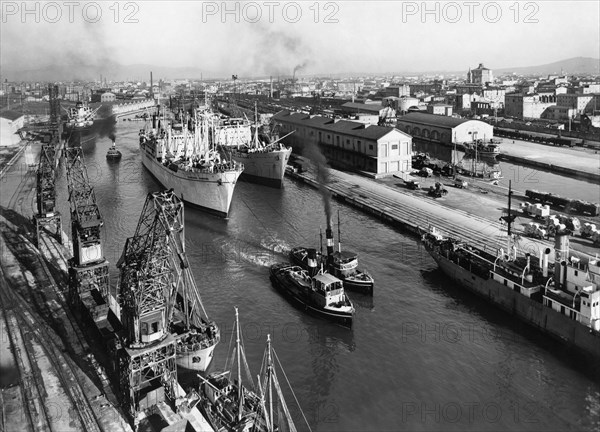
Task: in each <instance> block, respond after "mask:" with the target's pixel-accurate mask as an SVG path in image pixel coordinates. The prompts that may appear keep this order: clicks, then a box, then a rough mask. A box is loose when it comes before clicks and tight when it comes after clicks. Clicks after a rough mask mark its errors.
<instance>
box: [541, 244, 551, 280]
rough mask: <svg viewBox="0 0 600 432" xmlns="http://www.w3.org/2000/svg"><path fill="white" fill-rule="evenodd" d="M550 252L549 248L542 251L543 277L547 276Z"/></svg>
mask: <svg viewBox="0 0 600 432" xmlns="http://www.w3.org/2000/svg"><path fill="white" fill-rule="evenodd" d="M550 252H552V251H551V250H550V248H546V250H545V251H544V263H543V265H542V276H544V277H545V278H547V277H548V257H549V256H550Z"/></svg>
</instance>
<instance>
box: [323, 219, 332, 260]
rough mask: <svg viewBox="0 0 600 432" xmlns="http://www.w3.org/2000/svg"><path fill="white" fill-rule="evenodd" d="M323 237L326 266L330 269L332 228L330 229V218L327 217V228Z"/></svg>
mask: <svg viewBox="0 0 600 432" xmlns="http://www.w3.org/2000/svg"><path fill="white" fill-rule="evenodd" d="M325 238H326V239H327V268H328V269H330V268H331V266H332V265H333V230H332V229H331V219H330V218H327V229H326V230H325Z"/></svg>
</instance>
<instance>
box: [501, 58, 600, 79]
mask: <svg viewBox="0 0 600 432" xmlns="http://www.w3.org/2000/svg"><path fill="white" fill-rule="evenodd" d="M561 71H562V72H563V73H564V74H567V75H574V74H581V75H589V74H591V75H598V74H600V59H597V58H592V57H573V58H570V59H566V60H561V61H557V62H554V63H548V64H544V65H539V66H525V67H514V68H502V69H494V75H495V76H498V75H502V74H509V73H515V74H517V75H555V74H560V73H561Z"/></svg>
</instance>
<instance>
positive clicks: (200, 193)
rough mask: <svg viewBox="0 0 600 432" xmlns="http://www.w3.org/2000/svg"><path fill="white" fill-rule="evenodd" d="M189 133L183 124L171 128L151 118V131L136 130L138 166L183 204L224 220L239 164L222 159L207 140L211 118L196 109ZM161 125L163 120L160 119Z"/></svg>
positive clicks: (169, 125) (240, 166) (155, 118)
mask: <svg viewBox="0 0 600 432" xmlns="http://www.w3.org/2000/svg"><path fill="white" fill-rule="evenodd" d="M194 114H195V116H194V119H193V122H191V123H192V124H193V126H194V127H193V130H190V129H189V128H188V126H187V122H183V123H182V124H180V125H178V126H175V125H173V124H170V123H167V124H166V125H165V128H162V127H161V123H162V122H161V121H160V120H159V119H157V116H156V115H155V116H153V119H152V122H153V124H152V129H151V130H149V131H148V130H142V131H140V153H141V157H142V163H143V165H144V166H145V167H146V169H148V171H150V173H151V174H152V175H153V176H154V177H155V178H156V179H157V180H158V182H159V183H160V184H161V185H163V186H164V187H165V188H169V189H173V190H174V191H175V193H176V194H177V196H179V197H180V198H181V199H182V200H183V201H184V202H186V203H188V204H190V205H193V206H195V207H198V208H201V209H204V210H207V211H209V212H211V213H214V214H217V215H219V216H222V217H227V215H228V214H229V208H230V206H231V200H232V198H233V192H234V189H235V185H236V183H237V180H238V178H239V176H240V174H241V173H242V171H243V170H244V166H243V164H241V163H238V162H235V161H233V160H224V159H222V158H221V156H220V155H219V152H218V151H217V150H216V149H215V147H214V144H213V143H212V142H211V139H210V136H209V135H210V124H211V122H212V119H211V116H210V114H209V113H208V112H206V111H202V110H197V111H196V112H195V113H194ZM163 122H164V120H163Z"/></svg>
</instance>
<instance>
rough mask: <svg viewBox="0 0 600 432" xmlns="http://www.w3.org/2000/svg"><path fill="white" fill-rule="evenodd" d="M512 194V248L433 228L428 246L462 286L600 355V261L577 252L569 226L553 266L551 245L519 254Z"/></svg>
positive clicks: (557, 245)
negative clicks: (493, 248)
mask: <svg viewBox="0 0 600 432" xmlns="http://www.w3.org/2000/svg"><path fill="white" fill-rule="evenodd" d="M511 194H512V191H511V190H510V186H509V207H508V215H507V216H503V220H504V221H506V222H507V226H508V231H507V246H506V249H504V248H500V249H499V250H498V251H497V253H495V254H494V253H491V252H487V251H484V250H481V249H478V248H475V247H473V246H470V245H468V244H466V243H464V242H462V241H460V240H458V239H452V238H448V237H445V236H443V235H442V234H441V233H439V232H438V231H437V230H436V229H435V228H431V229H430V230H429V232H428V233H426V234H424V235H423V237H422V240H423V244H424V246H425V248H426V250H427V251H428V252H429V253H430V255H431V256H432V258H433V259H434V260H435V261H436V263H437V264H438V266H439V268H440V270H441V271H442V272H443V273H444V274H445V275H446V276H448V277H449V278H450V279H451V280H452V281H454V282H455V283H457V284H458V285H460V286H461V287H463V288H466V289H467V290H469V291H471V292H473V293H474V294H477V295H479V296H481V297H483V298H485V299H486V300H488V301H489V302H491V303H492V304H494V305H496V306H498V307H500V308H502V309H504V310H506V311H508V312H510V313H512V314H515V315H517V316H518V317H519V318H521V319H523V320H524V321H526V322H528V323H529V324H531V325H533V326H534V327H537V328H539V329H541V330H542V331H544V332H545V333H548V334H549V335H551V336H553V337H555V338H558V339H560V340H563V341H565V342H567V343H568V344H570V345H572V346H575V347H577V348H579V349H581V350H583V351H585V352H587V353H590V354H592V355H594V356H596V357H598V358H600V288H599V286H598V281H600V261H599V260H598V259H597V258H591V257H576V256H571V255H570V253H569V235H570V232H569V231H568V230H567V229H566V227H565V226H564V225H563V226H562V227H561V229H560V230H558V231H557V233H556V235H555V243H554V263H553V264H552V263H550V262H549V261H550V259H549V258H550V254H551V253H552V251H551V250H550V248H543V249H541V250H539V251H538V252H539V255H538V254H537V253H533V254H532V253H525V254H522V255H519V254H518V252H517V248H516V246H515V244H514V241H513V240H514V239H513V237H512V232H511V224H512V222H513V220H514V215H511V213H510V212H511V209H510V196H511Z"/></svg>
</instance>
